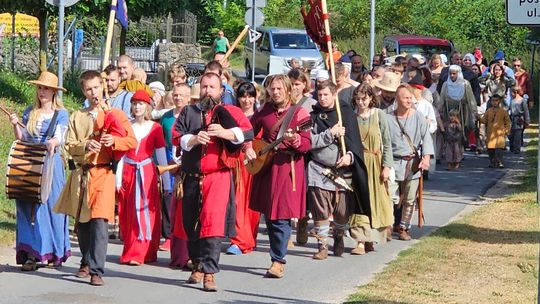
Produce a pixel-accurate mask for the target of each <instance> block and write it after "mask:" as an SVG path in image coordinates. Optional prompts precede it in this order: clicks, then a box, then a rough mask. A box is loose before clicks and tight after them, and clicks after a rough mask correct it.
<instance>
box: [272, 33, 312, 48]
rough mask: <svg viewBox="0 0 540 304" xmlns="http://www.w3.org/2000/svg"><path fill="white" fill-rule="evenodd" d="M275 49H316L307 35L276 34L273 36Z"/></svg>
mask: <svg viewBox="0 0 540 304" xmlns="http://www.w3.org/2000/svg"><path fill="white" fill-rule="evenodd" d="M272 38H273V40H274V48H275V49H316V48H317V47H316V46H315V43H313V40H311V38H309V36H308V35H307V34H302V33H274V34H273V35H272Z"/></svg>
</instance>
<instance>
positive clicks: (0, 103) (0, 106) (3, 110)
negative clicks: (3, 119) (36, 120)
mask: <svg viewBox="0 0 540 304" xmlns="http://www.w3.org/2000/svg"><path fill="white" fill-rule="evenodd" d="M5 101H6V100H5V99H3V98H2V101H1V102H0V110H2V112H4V113H6V114H7V116H10V115H11V114H12V113H11V112H9V111H8V110H7V109H6V107H4V105H3V103H4V102H5ZM17 124H18V125H19V127H21V128H23V129H24V128H26V126H25V125H23V124H22V123H21V122H20V121H17Z"/></svg>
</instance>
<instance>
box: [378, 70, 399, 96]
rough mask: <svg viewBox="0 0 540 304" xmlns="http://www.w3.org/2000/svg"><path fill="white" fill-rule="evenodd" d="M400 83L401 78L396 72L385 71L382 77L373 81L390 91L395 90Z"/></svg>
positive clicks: (379, 86)
mask: <svg viewBox="0 0 540 304" xmlns="http://www.w3.org/2000/svg"><path fill="white" fill-rule="evenodd" d="M400 84H401V78H400V77H399V75H398V74H396V73H394V72H384V75H383V77H382V78H380V79H375V80H374V81H373V85H375V86H376V87H378V88H379V89H382V90H385V91H388V92H395V91H396V90H397V88H398V87H399V85H400Z"/></svg>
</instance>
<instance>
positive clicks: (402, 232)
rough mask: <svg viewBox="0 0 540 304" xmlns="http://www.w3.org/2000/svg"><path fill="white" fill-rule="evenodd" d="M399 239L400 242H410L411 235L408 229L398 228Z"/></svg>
mask: <svg viewBox="0 0 540 304" xmlns="http://www.w3.org/2000/svg"><path fill="white" fill-rule="evenodd" d="M398 233H399V239H400V240H402V241H410V240H411V235H410V234H409V229H405V228H403V227H400V228H399V232H398Z"/></svg>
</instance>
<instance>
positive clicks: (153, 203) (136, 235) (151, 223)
mask: <svg viewBox="0 0 540 304" xmlns="http://www.w3.org/2000/svg"><path fill="white" fill-rule="evenodd" d="M164 147H165V139H164V137H163V130H162V128H161V126H160V125H159V124H157V123H154V124H153V126H152V127H151V129H150V132H148V134H147V135H146V136H145V137H143V138H142V139H141V140H140V142H139V145H138V150H137V149H132V150H130V151H129V152H128V153H127V154H126V155H125V157H124V167H123V173H122V174H123V175H122V180H123V183H122V189H121V192H122V193H123V195H122V197H123V199H122V201H121V204H122V208H121V210H122V212H121V213H120V229H121V232H122V236H123V238H124V250H123V251H122V256H121V257H120V262H121V263H127V262H129V261H136V262H138V263H140V264H143V263H149V262H154V261H156V260H157V251H158V247H159V241H160V236H161V200H160V194H159V190H158V174H157V171H156V167H155V164H154V161H153V159H152V156H153V154H154V151H155V150H156V149H159V148H164ZM137 198H138V199H137Z"/></svg>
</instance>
